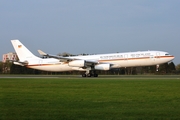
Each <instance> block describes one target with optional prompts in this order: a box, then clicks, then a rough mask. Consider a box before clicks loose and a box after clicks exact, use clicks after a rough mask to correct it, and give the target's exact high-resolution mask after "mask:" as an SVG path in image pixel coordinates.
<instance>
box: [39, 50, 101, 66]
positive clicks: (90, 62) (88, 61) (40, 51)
mask: <svg viewBox="0 0 180 120" xmlns="http://www.w3.org/2000/svg"><path fill="white" fill-rule="evenodd" d="M38 52H39V54H40V55H42V56H46V57H50V58H55V59H59V60H60V61H63V62H68V61H73V60H82V59H78V58H72V57H63V56H57V55H51V54H47V53H45V52H43V51H42V50H38ZM85 63H86V64H87V65H92V64H98V63H99V62H98V61H97V60H85Z"/></svg>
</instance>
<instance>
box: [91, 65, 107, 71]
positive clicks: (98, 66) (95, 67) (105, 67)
mask: <svg viewBox="0 0 180 120" xmlns="http://www.w3.org/2000/svg"><path fill="white" fill-rule="evenodd" d="M94 69H95V70H109V69H110V64H98V65H95V66H94Z"/></svg>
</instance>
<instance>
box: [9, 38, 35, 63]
mask: <svg viewBox="0 0 180 120" xmlns="http://www.w3.org/2000/svg"><path fill="white" fill-rule="evenodd" d="M11 43H12V45H13V47H14V49H15V51H16V54H17V55H18V58H19V60H20V61H25V60H28V59H32V58H38V57H36V56H35V55H33V54H32V53H31V52H30V51H29V50H28V49H27V48H26V47H25V46H24V45H23V44H22V43H21V42H20V41H19V40H11Z"/></svg>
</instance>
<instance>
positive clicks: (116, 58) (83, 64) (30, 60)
mask: <svg viewBox="0 0 180 120" xmlns="http://www.w3.org/2000/svg"><path fill="white" fill-rule="evenodd" d="M11 42H12V45H13V47H14V49H15V51H16V53H17V55H18V58H19V61H18V62H14V64H16V65H21V66H26V67H28V68H32V69H37V70H43V71H52V72H62V71H73V70H78V71H85V73H84V74H82V77H92V76H93V77H98V74H96V73H95V71H96V70H110V69H112V68H122V67H137V66H151V65H157V66H159V64H163V63H166V62H169V61H171V60H173V59H174V56H172V55H169V53H167V52H163V51H140V52H125V53H112V54H97V55H87V56H73V57H63V56H56V55H50V54H47V53H44V52H43V51H41V50H38V52H39V53H40V54H41V55H43V56H47V58H40V57H37V56H35V55H34V54H32V53H31V52H30V51H29V50H28V49H27V48H26V47H25V46H24V45H23V44H22V43H21V42H20V41H19V40H11Z"/></svg>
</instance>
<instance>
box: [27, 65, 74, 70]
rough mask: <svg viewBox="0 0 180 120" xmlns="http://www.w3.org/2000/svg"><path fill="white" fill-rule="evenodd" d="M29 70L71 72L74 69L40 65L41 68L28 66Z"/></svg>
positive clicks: (64, 66) (63, 66) (65, 66)
mask: <svg viewBox="0 0 180 120" xmlns="http://www.w3.org/2000/svg"><path fill="white" fill-rule="evenodd" d="M28 67H29V68H33V69H37V70H43V71H52V72H63V71H71V70H72V68H71V67H69V66H68V65H39V66H28Z"/></svg>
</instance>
